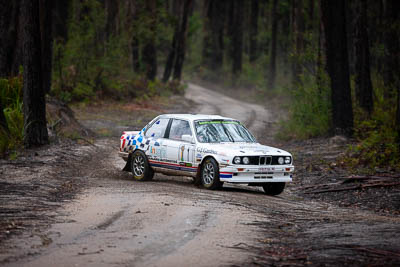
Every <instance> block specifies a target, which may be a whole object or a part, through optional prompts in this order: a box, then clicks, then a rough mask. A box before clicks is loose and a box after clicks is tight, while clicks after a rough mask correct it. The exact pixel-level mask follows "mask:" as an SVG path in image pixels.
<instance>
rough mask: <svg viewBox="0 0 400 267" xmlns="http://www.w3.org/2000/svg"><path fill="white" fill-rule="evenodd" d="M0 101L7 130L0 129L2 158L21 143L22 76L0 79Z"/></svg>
mask: <svg viewBox="0 0 400 267" xmlns="http://www.w3.org/2000/svg"><path fill="white" fill-rule="evenodd" d="M0 101H1V102H2V104H3V108H4V110H3V112H4V116H5V117H6V121H7V125H8V130H9V132H6V131H5V130H4V129H0V157H4V156H5V154H6V153H8V152H9V151H11V152H13V151H14V153H15V149H17V148H19V147H21V146H22V143H23V131H24V130H23V129H24V117H23V110H22V108H23V107H22V75H20V76H17V77H12V78H8V79H5V78H2V79H0Z"/></svg>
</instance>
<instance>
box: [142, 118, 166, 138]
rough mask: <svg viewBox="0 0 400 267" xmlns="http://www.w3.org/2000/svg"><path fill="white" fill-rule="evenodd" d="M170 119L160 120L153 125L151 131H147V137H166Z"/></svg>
mask: <svg viewBox="0 0 400 267" xmlns="http://www.w3.org/2000/svg"><path fill="white" fill-rule="evenodd" d="M168 122H169V119H158V120H157V121H156V122H155V123H153V124H152V125H151V126H150V128H149V129H147V131H146V133H145V136H146V137H156V138H158V137H164V134H165V130H166V129H167V125H168Z"/></svg>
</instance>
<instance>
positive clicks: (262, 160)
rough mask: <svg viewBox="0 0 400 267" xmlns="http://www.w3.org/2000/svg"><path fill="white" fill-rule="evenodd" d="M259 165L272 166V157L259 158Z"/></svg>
mask: <svg viewBox="0 0 400 267" xmlns="http://www.w3.org/2000/svg"><path fill="white" fill-rule="evenodd" d="M259 158H260V160H259V165H271V162H272V157H271V156H260V157H259Z"/></svg>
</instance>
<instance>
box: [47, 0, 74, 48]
mask: <svg viewBox="0 0 400 267" xmlns="http://www.w3.org/2000/svg"><path fill="white" fill-rule="evenodd" d="M51 2H54V3H53V5H54V6H53V10H54V12H53V19H52V22H53V30H52V32H53V39H55V40H57V39H58V40H60V41H61V42H63V43H64V42H65V41H66V40H67V39H68V27H67V26H68V23H67V22H68V13H69V9H70V5H71V2H72V1H70V0H57V1H51Z"/></svg>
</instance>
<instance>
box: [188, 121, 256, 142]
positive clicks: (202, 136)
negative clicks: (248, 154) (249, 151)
mask: <svg viewBox="0 0 400 267" xmlns="http://www.w3.org/2000/svg"><path fill="white" fill-rule="evenodd" d="M194 124H195V128H196V135H197V140H198V141H199V142H200V143H222V142H250V143H254V142H256V140H255V138H254V137H253V135H252V134H251V133H250V132H249V131H248V130H247V129H246V128H245V127H244V126H243V125H242V124H240V122H238V121H232V120H201V121H195V123H194Z"/></svg>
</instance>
